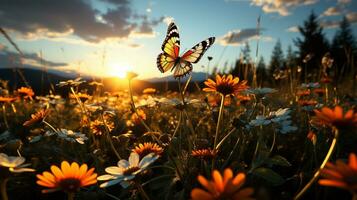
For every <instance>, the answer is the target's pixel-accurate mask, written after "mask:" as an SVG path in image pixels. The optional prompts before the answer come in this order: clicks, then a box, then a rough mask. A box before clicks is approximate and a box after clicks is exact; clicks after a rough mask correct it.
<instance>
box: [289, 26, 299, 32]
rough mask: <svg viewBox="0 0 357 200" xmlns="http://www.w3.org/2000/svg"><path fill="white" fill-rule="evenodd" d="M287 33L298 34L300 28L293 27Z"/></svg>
mask: <svg viewBox="0 0 357 200" xmlns="http://www.w3.org/2000/svg"><path fill="white" fill-rule="evenodd" d="M286 31H287V32H292V33H297V32H299V27H297V26H291V27H289V28H287V29H286Z"/></svg>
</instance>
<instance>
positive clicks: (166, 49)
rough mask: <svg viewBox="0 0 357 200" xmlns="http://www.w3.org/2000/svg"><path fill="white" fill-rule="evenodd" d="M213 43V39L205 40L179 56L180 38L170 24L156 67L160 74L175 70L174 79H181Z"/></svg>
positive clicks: (172, 24) (174, 27)
mask: <svg viewBox="0 0 357 200" xmlns="http://www.w3.org/2000/svg"><path fill="white" fill-rule="evenodd" d="M214 41H215V38H214V37H210V38H207V39H206V40H203V41H202V42H200V43H198V44H196V45H195V46H194V47H192V48H191V49H190V50H188V51H187V52H186V53H184V54H183V55H182V56H180V55H179V54H180V36H179V33H178V29H177V26H176V25H175V23H173V22H172V23H171V24H170V25H169V27H168V28H167V34H166V38H165V40H164V43H163V44H162V46H161V49H162V51H163V52H162V53H160V54H159V56H158V57H157V61H156V62H157V67H158V68H159V70H160V71H161V72H162V73H165V72H167V71H169V70H170V69H171V71H173V70H175V71H174V77H175V78H181V77H183V76H185V75H186V74H189V73H190V72H191V71H192V63H197V62H198V61H199V60H200V59H201V58H202V56H203V54H204V53H205V52H206V51H207V49H208V48H209V47H210V46H211V45H212V44H213V43H214Z"/></svg>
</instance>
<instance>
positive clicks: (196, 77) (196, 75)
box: [146, 72, 206, 82]
mask: <svg viewBox="0 0 357 200" xmlns="http://www.w3.org/2000/svg"><path fill="white" fill-rule="evenodd" d="M191 75H192V81H195V82H202V81H204V80H206V73H205V72H192V73H191ZM189 77H190V75H186V76H185V77H184V78H183V79H182V81H187V79H188V78H189ZM146 81H148V82H166V81H169V82H177V80H176V79H175V78H174V77H173V75H172V74H170V75H168V76H165V77H157V78H150V79H146Z"/></svg>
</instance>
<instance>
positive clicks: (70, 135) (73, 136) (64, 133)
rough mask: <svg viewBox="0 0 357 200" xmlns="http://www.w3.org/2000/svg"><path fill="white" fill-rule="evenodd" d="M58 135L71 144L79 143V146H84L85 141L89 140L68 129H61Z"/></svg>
mask: <svg viewBox="0 0 357 200" xmlns="http://www.w3.org/2000/svg"><path fill="white" fill-rule="evenodd" d="M57 134H58V136H59V137H60V138H62V139H65V140H67V141H69V142H78V143H79V144H84V141H85V140H88V138H87V136H86V135H84V134H82V133H80V132H74V131H72V130H67V129H60V131H58V132H57Z"/></svg>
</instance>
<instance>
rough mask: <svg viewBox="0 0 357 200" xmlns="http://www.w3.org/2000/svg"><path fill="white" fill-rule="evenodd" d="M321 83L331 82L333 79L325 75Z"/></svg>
mask: <svg viewBox="0 0 357 200" xmlns="http://www.w3.org/2000/svg"><path fill="white" fill-rule="evenodd" d="M320 82H321V83H331V82H332V79H331V78H330V77H328V76H323V77H322V78H321V80H320Z"/></svg>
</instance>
